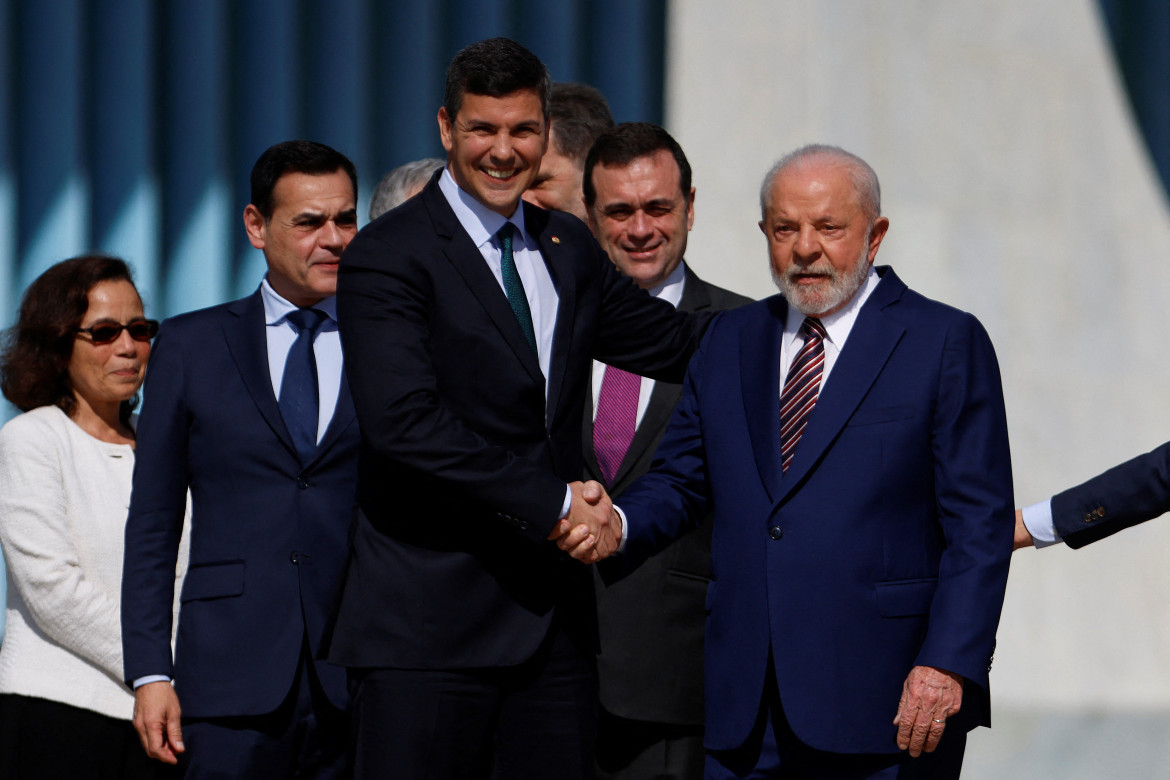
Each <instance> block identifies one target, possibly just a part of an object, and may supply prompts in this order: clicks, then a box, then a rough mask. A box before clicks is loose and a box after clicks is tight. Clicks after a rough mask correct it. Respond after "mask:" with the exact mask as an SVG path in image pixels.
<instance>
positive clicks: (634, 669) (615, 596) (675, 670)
mask: <svg viewBox="0 0 1170 780" xmlns="http://www.w3.org/2000/svg"><path fill="white" fill-rule="evenodd" d="M684 267H685V272H686V282H685V284H684V285H683V294H682V299H681V300H680V301H679V305H678V308H679V310H680V311H688V312H689V311H721V310H723V309H733V308H735V307H737V306H742V305H744V304H745V303H751V299H750V298H745V297H744V296H742V295H738V294H736V293H733V292H730V291H728V290H724V289H723V288H721V287H716V286H715V285H713V284H708V283H707V282H704V281H703V280H702V279H700V278H699V277H698V276H697V275H695V273H694V271H692V270H691V269H690V267H687V266H684ZM681 394H682V385H681V384H678V383H675V382H656V383H655V384H654V391H653V392H652V393H651V394H650V401H649V403H648V404H647V406H646V413H645V414H644V415H643V416H642V421H641V423H640V424H639V425H638V429H637V431H636V432H635V433H634V439H633V441H631V442H630V448H629V449H628V450H627V451H626V455H625V457H624V458H623V459H622V462H621V465H620V466H619V467H618V471H617V474H615V475H614V481H613V485H612V486H609V491H610V495H612V496H613V497H614V501H615V502H618V501H619V499H620V498H621V495H622V493H623V492H624V491H625V490H626V488H628V487H629V486H630V485H632V484H633V482H634V480H636V479H637V478H638V477H640V476H642V475H643V474H645V473H646V472H647V471H649V470H650V464H651V462H652V461H653V459H654V452H655V450H657V449H658V442H659V441H661V440H662V435H663V434H664V433H665V432H666V426H667V423H669V422H670V415H671V413H672V412H673V411H674V406H675V404H676V403H678V399H679V396H680V395H681ZM582 439H583V441H584V445H585V477H586V479H595V480H597V481H598V482H601V483H603V484H604V483H605V479H604V477H602V475H601V468H600V466H598V464H597V456H596V455H595V454H594V452H593V408H592V404H588V405H587V408H586V412H585V415H584V428H583V429H582ZM710 577H711V523H710V517H709V516H708V518H707V519H705V520H704V521H703V522H702V523H701V524H700V525H699V527H698V528H696V529H695V530H693V531H691V532H690V533H688V534H687V535H686V536H683V537H682V538H680V539H679V540H678V541H677V542H675V543H674V544H672V545H670V546H669V547H668V548H666V549H665V550H663V551H662V552H661V553H659V554H658V555H655V556H654V557H652V558H650V559H649V560H647V561H646V562H645V563H643V564H642V565H641V566H640V567H639V568H638V569H636V570H635V571H634V572H633V573H631V574H629V575H627V576H626V577H625V578H624V579H620V580H617V581H615V582H612V583H611V584H609V585H608V586H606V585H604V584H602V582H601V578H600V576H599V577H597V578H596V580H597V617H598V625H599V629H600V632H599V636H600V640H601V654H600V655H599V656H598V661H597V672H598V678H599V680H598V682H599V683H600V695H601V704H602V706H603V707H605V709H606V710H607V711H609V712H611V713H613V714H614V715H618V716H620V717H623V718H629V719H631V720H641V721H650V722H653V723H671V724H687V725H701V724H702V723H703V626H704V618H705V616H706V610H705V608H704V602H705V600H706V597H707V582H708V581H709V580H710Z"/></svg>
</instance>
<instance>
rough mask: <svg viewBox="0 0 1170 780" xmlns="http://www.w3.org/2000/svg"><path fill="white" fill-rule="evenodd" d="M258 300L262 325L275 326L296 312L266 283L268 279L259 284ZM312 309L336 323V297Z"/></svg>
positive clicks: (315, 305) (320, 302)
mask: <svg viewBox="0 0 1170 780" xmlns="http://www.w3.org/2000/svg"><path fill="white" fill-rule="evenodd" d="M260 299H261V300H262V301H263V302H264V324H265V325H276V324H277V323H279V322H281V321H283V320H284V318H285V317H287V316H288V315H289V313H290V312H293V311H296V310H297V308H299V307H297V306H294V305H293V304H292V303H289V302H288V301H287V300H285V299H284V297H283V296H281V294H280V293H278V292H277V291H276V290H274V289H272V285H271V284H269V283H268V277H267V276H265V277H264V280H263V281H262V282H260ZM312 308H314V309H317V310H318V311H322V312H324V313H325V314H327V315H329V319H330V320H332V321H333V322H337V296H335V295H330V296H329V297H328V298H322V299H321V300H319V301H317V302H316V303H314V304H313V306H312Z"/></svg>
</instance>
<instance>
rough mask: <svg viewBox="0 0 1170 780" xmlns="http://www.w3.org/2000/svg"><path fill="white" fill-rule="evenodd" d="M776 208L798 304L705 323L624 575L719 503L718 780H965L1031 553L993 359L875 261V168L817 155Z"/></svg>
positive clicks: (714, 723) (712, 614) (570, 536)
mask: <svg viewBox="0 0 1170 780" xmlns="http://www.w3.org/2000/svg"><path fill="white" fill-rule="evenodd" d="M760 195H761V197H760V201H761V204H760V205H761V209H762V212H763V219H762V220H761V221H760V229H761V230H762V231H763V233H764V236H765V237H766V239H767V243H768V252H769V258H770V261H771V267H772V273H773V275H774V277H775V280H776V283H777V285H778V286H779V287H780V290H781V291H782V293H783V296H773V297H771V298H768V299H765V300H763V301H759V302H758V303H754V304H749V305H747V306H744V307H741V308H739V309H736V310H734V311H730V312H725V313H724V314H722V315H721V316H720V318H719V319H717V320H716V321H715V323H714V324H713V325H712V326H711V328H710V330H709V331H708V334H707V337H706V339H705V340H704V342H703V346H702V347H700V349H699V351H698V352H697V353H696V354H695V357H694V359H693V360H692V362H691V365H690V368H689V369H688V372H687V378H686V380H685V382H684V386H683V395H682V399H681V400H680V401H679V404H678V406H677V407H676V410H675V415H674V417H673V419H672V422H671V425H670V428H669V429H668V430H667V433H666V436H665V438H664V439H663V442H662V445H661V447H660V448H659V450H658V453H657V456H656V459H655V467H654V468H653V469H652V470H651V471H650V473H649V474H647V475H646V476H645V477H643V478H642V479H641V480H639V481H638V482H636V483H635V484H634V485H633V486H632V487H631V488H630V489H629V490H628V491H627V492H626V493H625V494H623V495H622V497H621V501H620V507H618V508H616V510H615V511H616V513H617V514H624V517H625V520H624V522H625V534H624V538H625V542H624V545H625V546H624V549H623V552H622V555H623V557H624V558H625V559H626V561H627V563H626V566H625V568H632V567H633V566H635V565H637V563H638V562H639V561H640V560H641V559H643V558H644V557H646V556H647V555H649V554H651V553H653V552H654V551H655V550H657V549H660V548H661V547H662V546H664V545H665V544H667V543H669V541H670V540H671V539H673V538H675V537H676V536H678V535H679V534H680V533H682V532H684V531H685V530H686V529H687V528H690V527H692V526H693V525H694V523H696V522H697V521H698V519H699V518H701V517H703V515H704V513H705V512H707V511H708V510H712V511H713V512H714V521H713V526H712V528H713V538H712V545H711V547H712V554H711V570H712V571H711V575H712V577H711V584H710V587H709V590H708V594H707V610H708V618H707V630H706V659H705V675H706V732H705V739H704V745H705V747H706V749H707V754H708V757H707V769H706V777H708V778H743V777H764V776H766V777H816V778H907V777H916V778H917V777H923V778H957V777H958V776H959V771H960V769H961V766H962V760H963V752H964V748H965V744H966V735H967V732H968V731H969V730H970V729H972V728H974V727H975V726H978V725H988V712H989V706H990V704H989V695H988V670H989V668H990V663H991V653H992V648H993V646H994V644H995V630H996V626H997V624H998V622H999V614H1000V608H1001V606H1002V603H1003V594H1004V588H1005V586H1006V583H1007V573H1008V561H1009V559H1010V557H1011V549H1012V528H1013V510H1012V479H1011V466H1010V456H1009V452H1008V438H1007V424H1006V420H1005V415H1004V408H1003V394H1002V390H1001V387H1000V378H999V369H998V366H997V364H996V360H995V354H994V350H993V349H992V346H991V342H990V341H989V340H988V338H987V334H986V333H985V331H984V330H983V328H982V326H980V324H979V323H978V321H977V320H976V319H975V318H974V317H973V316H971V315H969V314H966V313H963V312H960V311H957V310H955V309H952V308H950V307H949V306H945V305H943V304H940V303H937V302H935V301H931V300H928V299H927V298H924V297H923V296H921V295H919V294H917V293H915V292H913V291H911V290H909V289H908V288H907V287H906V285H905V284H904V283H903V282H902V281H901V280H900V279H898V277H897V276H896V275H895V274H894V272H893V270H891V269H890V268H889V267H888V266H883V267H874V266H873V261H874V258H875V256H876V255H877V252H878V248H879V246H880V245H881V242H882V239H883V237H884V236H885V234H886V231H887V229H888V227H889V220H887V219H886V218H885V217H883V216H881V205H880V190H879V187H878V181H877V176H876V175H875V174H874V172H873V170H872V169H871V168H870V166H869V165H867V164H866V163H865V162H864V161H863V160H861V159H860V158H858V157H856V156H855V155H852V154H850V153H848V152H845V151H843V150H841V149H837V148H835V147H827V146H808V147H804V148H802V149H799V150H797V151H795V152H793V153H791V154H790V155H788V156H787V157H785V158H783V159H782V160H780V162H778V163H777V164H776V165H775V166H774V167H773V168H772V169H771V170H770V171H769V173H768V175H767V177H766V178H765V180H764V184H763V187H762V189H761V193H760ZM586 498H587V500H588V499H589V498H590V496H587V497H586ZM558 543H559V544H560V545H561V547H562V548H563V549H566V550H569V551H570V552H571V553H572V554H573V556H574V557H577V558H579V559H581V560H587V561H588V560H594V559H596V558H598V557H600V556H599V554H598V553H596V552H595V551H594V550H592V549H591V545H590V540H589V538H588V533H587V532H585V531H583V530H581V529H569V530H567V531H566V533H565V535H564V536H562V537H561V538H560V540H559V542H558ZM895 713H897V715H896V717H893V718H892V716H894V715H895ZM891 718H892V720H891Z"/></svg>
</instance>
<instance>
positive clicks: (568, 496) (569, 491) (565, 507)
mask: <svg viewBox="0 0 1170 780" xmlns="http://www.w3.org/2000/svg"><path fill="white" fill-rule="evenodd" d="M572 505H573V488H571V487H569V486H568V485H565V501H564V503H562V504H561V516H560V517H558V518H557V519H558V520H564V519H565V518H566V517H568V516H569V507H571V506H572Z"/></svg>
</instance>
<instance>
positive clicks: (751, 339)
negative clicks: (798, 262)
mask: <svg viewBox="0 0 1170 780" xmlns="http://www.w3.org/2000/svg"><path fill="white" fill-rule="evenodd" d="M767 304H768V305H767V306H766V307H761V308H760V309H759V313H758V314H757V315H756V316H757V318H758V320H759V321H758V322H756V321H749V322H747V323H746V324H745V325H744V327H742V328H741V329H740V332H741V333H744V334H748V337H747V338H742V337H741V338H740V342H739V370H740V376H741V377H742V379H741V388H742V392H743V406H744V412H745V414H746V415H747V422H748V435H749V437H750V438H751V442H752V453H753V454H754V455H755V461H756V468H757V469H758V470H759V472H760V480H761V481H762V482H763V484H764V488H765V490H767V492H768V497H769V498H770V499H771V500H772V501H773V502H776V501H778V500H779V499H780V496H781V492H782V489H783V485H782V484H781V477H782V476H783V472H782V471H781V470H780V344H781V340H782V338H783V335H784V320H785V318H786V317H787V316H788V303H787V302H786V301H785V300H784V298H783V297H781V296H779V295H776V296H773V297H771V298H769V299H768V300H767ZM757 333H758V334H759V337H758V338H757V337H756V335H755V334H757ZM806 435H807V433H806ZM802 443H803V442H802ZM798 449H799V448H798Z"/></svg>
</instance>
